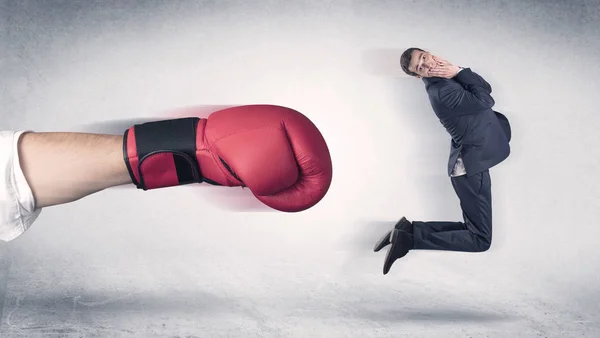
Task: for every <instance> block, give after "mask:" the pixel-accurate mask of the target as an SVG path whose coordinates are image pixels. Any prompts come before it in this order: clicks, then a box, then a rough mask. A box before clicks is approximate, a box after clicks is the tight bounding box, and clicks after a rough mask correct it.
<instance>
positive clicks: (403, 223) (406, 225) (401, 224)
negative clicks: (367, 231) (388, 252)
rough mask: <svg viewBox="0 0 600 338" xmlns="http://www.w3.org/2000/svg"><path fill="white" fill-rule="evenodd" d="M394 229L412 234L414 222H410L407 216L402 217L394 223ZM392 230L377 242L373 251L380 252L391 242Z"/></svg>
mask: <svg viewBox="0 0 600 338" xmlns="http://www.w3.org/2000/svg"><path fill="white" fill-rule="evenodd" d="M394 229H400V230H404V231H406V232H408V233H409V234H412V223H411V222H409V221H408V220H407V219H406V217H402V218H401V219H400V220H399V221H398V223H396V225H394ZM392 231H393V230H391V231H388V232H387V233H386V234H385V235H383V237H381V239H380V240H379V241H377V243H375V248H373V251H375V252H378V251H379V250H381V249H383V248H384V247H385V246H386V245H388V244H390V237H391V235H392Z"/></svg>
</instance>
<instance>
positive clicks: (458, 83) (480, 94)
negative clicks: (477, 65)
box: [438, 68, 496, 115]
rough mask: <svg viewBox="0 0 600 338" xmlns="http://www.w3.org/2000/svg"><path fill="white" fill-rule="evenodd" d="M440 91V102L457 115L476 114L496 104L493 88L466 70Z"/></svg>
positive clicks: (469, 70)
mask: <svg viewBox="0 0 600 338" xmlns="http://www.w3.org/2000/svg"><path fill="white" fill-rule="evenodd" d="M453 79H454V81H448V82H447V83H446V85H444V86H443V87H441V88H440V89H439V91H438V101H439V102H440V103H441V104H442V105H444V106H445V107H446V108H449V109H451V110H452V112H453V113H454V114H456V115H464V114H474V113H478V112H480V111H481V110H484V109H490V108H492V107H493V106H494V104H496V102H495V101H494V99H493V98H492V96H491V95H490V94H491V92H492V87H491V86H490V85H489V83H487V82H486V81H485V80H484V79H483V78H482V77H481V76H479V75H477V74H475V73H473V72H472V71H471V69H469V68H465V69H463V70H462V71H460V72H459V73H458V74H457V75H456V76H455V77H454V78H453Z"/></svg>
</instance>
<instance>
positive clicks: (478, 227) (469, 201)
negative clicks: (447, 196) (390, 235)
mask: <svg viewBox="0 0 600 338" xmlns="http://www.w3.org/2000/svg"><path fill="white" fill-rule="evenodd" d="M451 180H452V185H453V187H454V190H455V191H456V194H457V195H458V198H459V199H460V206H461V208H462V210H463V218H464V222H419V221H415V222H413V231H414V249H421V250H450V251H463V252H482V251H486V250H487V249H489V248H490V245H491V241H492V192H491V178H490V174H489V170H486V171H484V172H481V173H479V174H477V175H473V176H471V177H467V176H466V175H464V176H459V177H452V178H451Z"/></svg>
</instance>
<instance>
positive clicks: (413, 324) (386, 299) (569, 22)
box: [0, 0, 600, 338]
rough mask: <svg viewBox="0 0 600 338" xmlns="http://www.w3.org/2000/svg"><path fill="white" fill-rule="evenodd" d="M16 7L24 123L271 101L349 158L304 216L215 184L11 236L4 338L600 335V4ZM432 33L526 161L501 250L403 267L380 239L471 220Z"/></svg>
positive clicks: (99, 201)
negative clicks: (412, 228) (485, 94)
mask: <svg viewBox="0 0 600 338" xmlns="http://www.w3.org/2000/svg"><path fill="white" fill-rule="evenodd" d="M0 4H2V5H1V7H0V32H1V36H0V42H1V43H2V45H1V46H0V53H1V54H0V55H1V59H0V88H1V89H0V123H1V124H0V125H1V127H2V128H5V129H23V128H24V129H33V130H36V131H61V130H87V129H85V128H89V126H101V125H102V126H104V127H103V128H105V129H106V126H107V123H108V125H111V124H110V123H114V121H116V120H123V119H139V118H145V117H148V116H150V117H156V118H159V117H164V116H165V112H168V111H170V110H172V109H175V108H177V107H182V106H187V105H233V104H249V103H273V104H280V105H286V106H290V107H293V108H295V109H298V110H300V111H302V112H303V113H305V114H306V115H307V116H309V117H310V118H311V119H312V120H313V121H314V122H315V123H316V124H317V125H318V126H319V127H320V129H321V131H322V132H323V134H324V135H325V137H326V139H327V141H328V143H329V145H330V148H331V151H332V156H333V161H334V181H333V184H332V187H331V190H330V192H329V194H328V195H327V196H326V198H325V199H324V200H323V201H322V202H321V203H319V204H318V205H317V206H316V207H314V208H313V209H310V210H308V211H306V212H303V213H300V214H293V215H289V214H282V213H276V212H271V211H268V210H266V209H264V208H255V206H256V205H255V204H252V203H250V204H251V206H250V207H247V208H246V209H242V208H241V207H239V205H240V204H244V203H246V202H247V201H249V200H251V196H249V195H248V194H247V193H246V192H244V191H238V192H237V193H235V195H231V194H225V193H223V191H222V190H219V189H218V188H212V187H211V188H207V187H195V186H194V187H180V188H175V189H164V190H156V191H150V192H142V191H135V190H134V189H124V188H120V189H112V190H107V191H104V192H101V193H98V194H97V195H92V196H89V197H87V198H85V199H83V200H80V201H77V202H75V203H72V204H68V205H63V206H58V207H52V208H48V209H47V210H44V211H43V212H42V214H41V216H40V218H39V219H38V221H37V223H35V224H34V226H33V227H32V228H31V229H30V230H29V231H28V232H27V233H26V234H25V235H23V236H22V237H20V238H18V239H17V240H15V241H14V242H11V243H9V244H7V245H6V244H5V245H3V247H2V248H0V249H1V250H0V256H1V257H0V261H1V262H2V263H1V264H0V270H1V271H0V288H2V289H0V300H1V301H2V302H3V304H0V305H2V306H0V308H1V309H2V312H1V322H0V323H1V325H0V336H2V337H38V336H60V337H62V336H64V337H82V336H83V337H131V336H135V337H154V336H157V337H183V336H194V337H247V338H250V337H404V336H406V337H467V336H473V337H484V336H485V337H507V336H511V335H512V336H515V337H533V336H542V337H579V336H583V335H584V334H585V336H589V337H592V336H597V335H599V334H600V325H599V324H598V322H599V320H600V310H599V307H598V303H599V302H600V291H598V285H600V249H599V248H598V243H599V242H598V239H597V238H598V237H599V236H600V227H599V226H598V225H599V224H598V223H599V221H600V212H598V209H597V207H598V205H599V201H600V200H599V196H600V195H599V194H598V188H599V187H600V176H599V175H597V171H598V170H599V169H600V162H599V161H600V160H599V159H600V150H599V149H600V148H599V147H598V143H599V141H600V138H599V136H598V135H600V134H599V133H598V129H597V128H598V125H599V123H600V118H599V113H598V107H597V102H596V99H597V97H598V77H599V76H600V66H599V62H598V61H600V60H599V58H598V55H599V52H600V41H599V39H598V33H597V32H598V31H599V30H600V23H599V19H598V18H599V16H598V14H599V12H600V3H599V2H598V1H592V0H588V1H568V2H567V1H491V0H489V1H453V2H450V1H442V0H439V1H437V0H424V1H370V2H368V1H341V0H338V1H335V0H331V1H318V0H314V1H254V2H253V1H58V0H53V1H41V0H38V1H34V0H27V1H17V0H4V1H1V2H0ZM411 46H419V47H423V48H427V49H429V50H431V51H432V52H434V53H436V54H439V55H440V56H442V57H444V58H446V59H449V60H450V61H453V62H455V63H457V64H459V65H462V66H469V67H471V68H472V69H473V70H474V71H476V72H478V73H479V74H481V75H482V76H483V77H484V78H486V79H487V80H488V81H489V82H490V83H491V85H492V86H493V88H494V98H495V99H496V102H497V105H496V109H497V110H499V111H501V112H503V113H504V114H506V115H507V116H508V117H509V119H510V120H511V123H512V126H513V140H512V147H513V152H512V155H511V157H510V158H509V159H508V160H507V161H506V162H505V163H503V164H501V165H500V166H498V167H497V168H495V169H493V170H492V173H491V174H492V184H493V199H494V201H493V203H494V221H495V224H494V227H495V228H494V243H493V247H492V249H491V250H490V251H489V252H487V253H485V254H466V253H449V252H412V253H410V254H409V255H408V256H407V257H406V258H404V259H403V260H401V261H399V262H397V263H396V265H395V266H394V268H393V270H392V271H391V273H390V274H389V275H387V276H383V275H382V274H381V269H382V263H383V254H374V253H373V252H372V251H371V248H372V245H373V243H374V241H375V240H376V239H377V238H378V237H379V236H380V234H381V232H382V231H383V230H384V229H387V228H386V227H388V226H390V224H392V223H393V222H394V221H395V220H397V219H398V218H399V217H401V216H402V215H405V216H407V217H408V218H409V219H411V220H415V219H417V220H442V219H443V220H450V219H451V220H457V219H459V218H460V217H461V213H460V209H459V205H458V200H457V198H456V196H455V195H454V192H453V190H452V187H451V185H450V182H449V179H448V178H447V177H446V176H445V165H446V160H447V152H448V147H449V145H448V143H449V138H448V136H447V135H446V134H445V132H444V130H443V128H442V127H441V126H440V124H439V122H438V121H437V120H436V119H435V116H434V114H433V112H432V111H431V108H430V106H429V102H428V100H427V96H426V94H425V91H424V89H423V84H422V83H421V82H420V81H418V80H414V79H411V78H408V77H407V76H404V75H403V74H402V72H401V71H400V69H399V66H398V58H399V55H400V53H401V52H402V51H403V50H404V49H405V48H407V47H411ZM111 121H113V122H111ZM112 126H114V124H112ZM119 128H120V127H119ZM119 128H116V129H115V128H113V129H115V130H114V132H116V133H120V132H122V130H121V129H119ZM105 129H104V130H105Z"/></svg>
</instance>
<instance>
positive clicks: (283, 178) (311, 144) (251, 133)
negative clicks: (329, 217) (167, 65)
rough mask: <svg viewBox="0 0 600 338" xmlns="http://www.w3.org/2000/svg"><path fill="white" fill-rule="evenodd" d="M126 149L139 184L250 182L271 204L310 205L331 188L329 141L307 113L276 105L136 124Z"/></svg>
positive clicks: (290, 207) (143, 186)
mask: <svg viewBox="0 0 600 338" xmlns="http://www.w3.org/2000/svg"><path fill="white" fill-rule="evenodd" d="M124 136H125V137H124V141H123V153H124V157H125V163H126V165H127V169H128V170H129V175H130V176H131V180H132V182H133V183H134V184H135V185H136V186H137V187H138V188H139V189H144V190H148V189H156V188H163V187H170V186H176V185H183V184H189V183H202V182H206V183H209V184H213V185H222V186H229V187H236V186H241V187H248V188H249V189H250V190H251V191H252V193H253V194H254V196H256V198H258V199H259V200H260V201H261V202H263V203H264V204H266V205H268V206H270V207H272V208H274V209H277V210H280V211H285V212H298V211H303V210H306V209H308V208H310V207H312V206H314V205H315V204H317V203H318V202H319V201H320V200H321V199H322V198H323V197H324V196H325V194H326V193H327V191H328V190H329V186H330V185H331V179H332V164H331V157H330V154H329V149H328V147H327V144H326V142H325V139H324V138H323V136H322V135H321V133H320V132H319V130H318V129H317V127H316V126H315V125H314V124H313V123H312V122H311V121H310V120H309V119H308V118H307V117H306V116H304V115H302V114H301V113H299V112H297V111H295V110H293V109H290V108H286V107H281V106H274V105H249V106H238V107H233V108H227V109H223V110H219V111H217V112H214V113H212V114H211V115H209V116H208V118H206V119H204V118H198V117H189V118H179V119H172V120H165V121H155V122H148V123H143V124H138V125H134V126H133V127H131V128H129V129H128V130H127V131H126V132H125V135H124Z"/></svg>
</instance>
